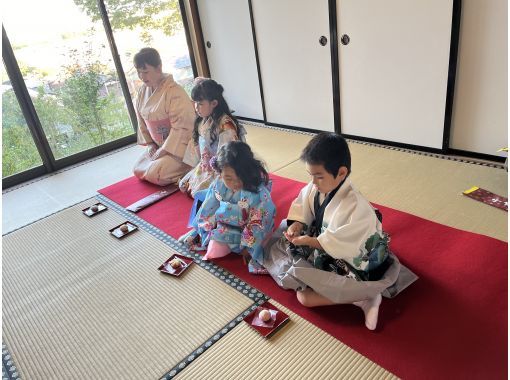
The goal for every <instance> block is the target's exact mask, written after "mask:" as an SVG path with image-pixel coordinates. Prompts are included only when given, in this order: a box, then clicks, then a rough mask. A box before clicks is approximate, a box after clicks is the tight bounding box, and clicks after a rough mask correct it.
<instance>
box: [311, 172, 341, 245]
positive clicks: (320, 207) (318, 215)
mask: <svg viewBox="0 0 510 380" xmlns="http://www.w3.org/2000/svg"><path fill="white" fill-rule="evenodd" d="M346 180H347V178H344V180H343V181H342V182H340V184H339V185H338V186H337V187H335V188H334V189H333V190H331V191H330V192H329V193H327V194H326V198H324V201H323V202H322V204H319V201H320V196H321V193H320V192H318V191H317V193H315V197H314V200H313V209H314V214H315V229H314V231H313V234H314V236H318V235H319V234H320V233H321V230H322V221H323V219H324V211H326V207H327V206H328V204H329V202H331V200H332V199H333V197H334V196H335V195H336V194H337V192H338V190H340V188H341V187H342V185H343V184H344V183H345V181H346Z"/></svg>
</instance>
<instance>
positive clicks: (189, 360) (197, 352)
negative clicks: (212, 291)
mask: <svg viewBox="0 0 510 380" xmlns="http://www.w3.org/2000/svg"><path fill="white" fill-rule="evenodd" d="M264 302H265V300H263V299H260V300H258V301H257V302H255V303H254V304H253V305H251V306H250V307H249V308H247V309H246V310H245V311H243V312H242V313H241V314H239V315H238V316H237V317H236V318H234V319H233V320H232V321H230V322H229V323H228V324H226V325H225V326H224V327H223V328H222V329H221V330H220V331H218V332H217V333H216V334H214V335H213V336H212V337H210V338H209V339H207V341H206V342H205V343H204V344H202V345H201V346H200V347H198V348H197V349H196V350H194V351H193V352H192V353H190V354H189V355H188V356H186V357H185V358H183V359H182V360H181V362H180V363H179V364H177V365H176V366H175V367H174V368H172V369H171V370H170V371H168V373H166V374H165V375H164V376H163V377H162V378H161V379H164V380H170V379H173V378H174V377H175V376H176V375H177V374H178V373H179V372H181V371H182V370H183V369H184V368H186V367H187V366H188V365H189V364H190V363H192V362H193V360H195V359H196V358H198V357H199V356H200V355H202V354H203V353H204V352H205V351H206V350H207V349H208V348H210V347H211V346H212V345H213V344H214V343H216V342H218V341H219V340H220V339H221V338H222V337H223V336H225V334H227V333H228V332H229V331H230V330H232V329H233V328H234V327H236V326H237V325H238V324H239V323H241V322H242V321H243V319H244V318H245V317H246V316H247V315H248V314H250V313H251V312H252V311H253V310H255V309H256V308H257V306H259V305H262V304H263V303H264Z"/></svg>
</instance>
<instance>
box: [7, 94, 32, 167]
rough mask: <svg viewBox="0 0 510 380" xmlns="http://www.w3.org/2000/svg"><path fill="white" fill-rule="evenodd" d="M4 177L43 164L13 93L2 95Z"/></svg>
mask: <svg viewBox="0 0 510 380" xmlns="http://www.w3.org/2000/svg"><path fill="white" fill-rule="evenodd" d="M2 124H3V126H2V173H3V177H6V176H8V175H11V174H14V173H19V172H21V171H24V170H27V169H30V168H33V167H34V166H38V165H40V164H41V158H40V157H39V153H38V152H37V149H36V147H35V145H34V142H33V140H32V136H31V135H30V131H29V130H28V127H27V124H26V122H25V119H24V118H23V115H22V113H21V109H20V107H19V105H18V101H17V100H16V96H15V95H14V92H13V91H6V92H4V93H3V94H2Z"/></svg>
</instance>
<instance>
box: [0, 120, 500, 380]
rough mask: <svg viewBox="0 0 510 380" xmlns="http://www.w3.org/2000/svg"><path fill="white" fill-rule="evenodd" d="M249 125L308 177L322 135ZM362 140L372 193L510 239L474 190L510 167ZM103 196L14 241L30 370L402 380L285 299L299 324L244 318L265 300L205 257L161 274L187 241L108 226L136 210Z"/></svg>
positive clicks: (10, 328)
mask: <svg viewBox="0 0 510 380" xmlns="http://www.w3.org/2000/svg"><path fill="white" fill-rule="evenodd" d="M247 129H248V142H249V143H250V145H252V147H253V149H254V151H255V152H256V154H257V155H258V156H259V157H260V158H263V160H264V161H265V162H266V164H267V166H268V168H269V170H270V171H272V172H274V173H275V174H277V175H280V176H284V177H288V178H292V179H295V180H300V181H304V182H306V181H308V180H309V178H308V175H307V173H306V171H305V170H304V165H303V164H302V163H301V162H300V161H299V154H300V152H301V149H302V148H303V147H304V146H305V145H306V143H307V142H308V141H309V139H310V138H311V136H310V135H307V134H300V133H289V132H284V131H281V130H278V129H267V128H258V127H254V126H250V125H248V127H247ZM350 147H351V153H352V157H353V171H352V180H353V182H354V183H355V185H357V187H358V188H359V189H360V190H361V191H362V192H363V193H364V194H365V196H366V197H367V198H368V199H370V200H371V201H373V202H375V203H380V204H382V205H385V206H389V207H392V208H395V209H399V210H402V211H405V212H409V213H412V214H415V215H418V216H421V217H424V218H426V219H430V220H433V221H436V222H439V223H443V224H446V225H449V226H452V227H456V228H460V229H463V230H468V231H472V232H476V233H481V234H485V235H488V236H491V237H494V238H497V239H500V240H504V241H507V240H508V237H507V228H508V227H507V226H508V223H507V213H505V212H503V211H501V210H498V209H496V208H493V207H491V206H488V205H485V204H482V203H480V202H476V201H474V200H472V199H469V198H467V197H464V196H462V195H461V192H462V191H463V190H466V189H467V188H469V187H471V186H474V185H476V186H480V187H482V188H485V189H488V190H490V191H493V192H495V193H497V194H500V195H505V196H506V195H507V191H508V189H507V173H506V172H505V171H504V170H503V169H500V168H492V167H487V166H481V165H475V164H472V163H465V162H460V161H453V160H445V159H442V158H440V157H433V156H430V155H418V154H412V153H409V152H405V151H399V150H393V149H385V148H381V147H377V146H374V145H370V144H361V143H358V142H351V143H350ZM92 203H94V202H93V201H92V200H89V201H87V202H84V203H82V204H78V205H76V206H73V207H71V208H69V209H66V210H63V211H61V212H58V213H57V214H54V215H52V216H49V217H47V218H44V219H42V220H40V221H39V222H36V223H34V224H31V225H29V226H27V227H24V228H22V229H20V230H17V231H14V232H13V233H10V234H8V235H6V236H4V237H3V281H2V282H3V283H2V286H3V300H2V303H3V318H2V320H3V330H2V334H3V343H4V345H6V348H7V349H8V355H6V353H7V350H6V349H5V347H4V355H3V359H4V360H3V364H4V367H5V366H6V365H7V366H9V365H11V364H10V363H13V364H12V367H13V368H14V365H15V374H17V375H19V376H20V377H21V378H24V379H68V378H81V377H83V378H98V379H117V378H122V379H124V378H125V379H154V378H160V377H165V378H173V377H174V376H175V377H177V378H185V379H225V378H231V379H246V378H299V379H301V378H311V379H327V378H373V379H386V378H392V377H393V375H392V374H391V373H389V372H387V371H386V370H384V369H383V368H381V367H379V366H378V365H376V364H374V363H372V362H371V361H369V360H368V359H366V358H364V357H363V356H362V355H360V354H358V353H357V352H356V351H354V350H352V349H350V348H349V347H347V346H345V345H344V344H342V343H341V342H339V341H338V340H336V339H335V338H333V337H331V336H329V335H328V334H326V333H324V332H323V331H322V330H320V329H319V328H317V327H315V326H314V325H312V324H310V323H309V322H307V321H306V320H304V319H302V318H300V317H299V316H297V315H296V314H294V313H292V312H290V311H289V310H288V309H286V308H283V307H282V306H281V305H278V304H277V303H275V302H274V301H272V302H273V303H274V304H276V305H277V306H279V307H281V308H282V309H283V310H284V311H285V312H286V313H288V314H289V315H290V317H291V322H290V323H289V324H288V325H286V326H285V327H284V328H283V329H282V330H281V331H279V332H278V333H277V334H275V335H274V336H273V337H272V338H271V339H269V340H267V339H264V338H262V337H261V336H259V335H258V334H257V333H256V332H255V331H253V330H252V329H251V328H250V327H249V326H248V325H246V324H245V323H244V322H242V320H241V317H240V315H242V314H243V313H247V312H248V311H249V308H253V307H254V306H255V303H254V302H255V301H256V300H254V299H253V297H252V298H250V297H248V296H247V295H246V293H250V290H249V289H248V290H244V289H243V290H241V289H240V287H239V286H238V287H237V289H236V287H235V286H234V287H233V286H232V284H227V283H226V282H225V281H222V280H221V279H220V278H219V277H225V276H220V275H219V273H211V270H210V269H209V268H208V267H203V266H200V265H198V263H196V264H193V265H192V267H191V268H189V270H188V271H186V273H184V274H183V276H181V277H179V278H173V277H170V276H167V275H163V274H160V273H159V272H158V271H157V268H158V266H159V265H160V264H161V263H162V262H163V261H165V260H166V259H167V258H168V257H169V256H170V255H171V254H172V253H174V252H175V251H174V248H175V246H173V245H171V244H166V243H165V242H164V241H162V240H161V239H158V238H157V237H156V236H155V234H154V233H150V231H146V229H145V228H141V229H140V230H139V231H137V232H135V233H133V234H132V235H130V236H127V237H125V238H124V239H122V240H117V239H115V238H113V237H112V236H111V235H110V234H109V233H108V230H109V229H110V228H112V227H114V226H116V225H118V224H120V223H122V222H123V221H125V220H126V219H125V217H124V216H122V215H121V214H119V213H117V212H116V211H115V210H113V209H110V210H108V211H107V212H104V213H101V214H99V215H97V216H95V217H93V218H87V217H85V216H84V215H83V214H82V213H81V209H82V208H84V207H86V206H88V205H90V204H92ZM236 284H239V283H236ZM243 291H244V292H245V293H244V294H243ZM252 291H254V292H255V290H252ZM226 327H227V328H226ZM220 337H221V339H220ZM6 358H7V359H6ZM6 360H8V361H6ZM12 372H13V371H9V375H10V376H11V377H13V378H15V377H16V376H13V375H12Z"/></svg>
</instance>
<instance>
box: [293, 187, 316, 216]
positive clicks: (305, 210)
mask: <svg viewBox="0 0 510 380" xmlns="http://www.w3.org/2000/svg"><path fill="white" fill-rule="evenodd" d="M310 199H312V200H313V183H312V182H310V183H309V184H308V185H306V186H305V187H303V188H302V189H301V191H300V192H299V195H298V196H297V198H296V199H294V201H293V202H292V204H291V206H290V209H289V214H288V215H287V220H295V221H298V222H301V223H303V224H306V225H307V226H310V225H311V224H312V222H313V221H314V220H315V216H314V214H313V211H312V204H313V203H310Z"/></svg>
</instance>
